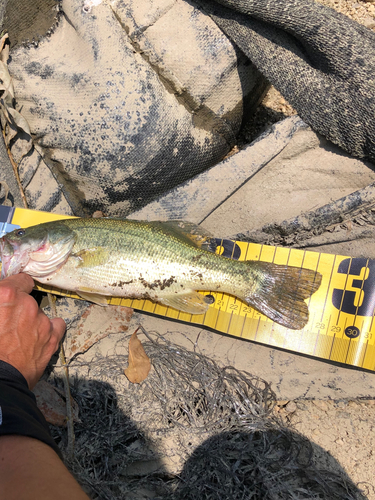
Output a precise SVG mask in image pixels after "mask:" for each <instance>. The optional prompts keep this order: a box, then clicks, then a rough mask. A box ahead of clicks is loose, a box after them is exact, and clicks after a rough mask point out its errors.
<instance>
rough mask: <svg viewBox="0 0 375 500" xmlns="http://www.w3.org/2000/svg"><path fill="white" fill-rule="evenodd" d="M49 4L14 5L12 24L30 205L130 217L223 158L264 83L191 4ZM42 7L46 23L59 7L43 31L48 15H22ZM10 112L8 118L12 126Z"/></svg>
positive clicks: (14, 143)
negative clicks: (244, 115)
mask: <svg viewBox="0 0 375 500" xmlns="http://www.w3.org/2000/svg"><path fill="white" fill-rule="evenodd" d="M50 4H51V2H50V1H49V0H45V1H39V2H37V3H36V4H35V3H34V2H25V1H17V0H16V1H14V0H13V1H12V2H8V3H7V6H6V9H7V11H6V16H5V23H4V28H5V29H6V30H7V29H8V28H9V36H10V44H11V45H10V47H11V50H10V58H9V60H8V69H9V73H10V76H11V80H12V85H13V87H14V96H15V109H16V111H17V112H20V114H21V115H22V117H23V118H24V119H25V120H26V122H27V124H28V126H29V130H26V129H25V128H24V129H23V130H21V129H20V128H19V127H18V134H17V135H16V137H14V131H13V132H10V134H11V137H10V139H9V141H10V145H11V153H12V155H13V158H14V160H15V163H16V164H17V165H18V169H19V175H20V179H21V183H22V186H23V189H24V191H25V195H26V198H27V202H28V205H29V207H30V208H35V209H40V210H47V211H55V212H59V213H66V214H75V215H79V216H88V215H91V214H92V213H93V212H94V211H96V210H101V211H102V212H104V213H105V214H106V215H116V216H120V215H121V216H125V215H127V214H129V213H130V212H132V211H133V210H134V209H136V208H139V207H140V206H143V205H145V204H146V203H147V202H149V201H151V200H152V199H154V198H155V197H156V196H157V195H159V194H161V193H163V192H165V191H166V190H168V189H170V188H172V187H174V186H176V185H178V184H179V183H181V182H183V181H184V180H186V179H188V178H190V177H192V176H194V175H195V174H197V173H199V172H201V171H203V170H205V169H206V168H208V167H209V166H211V165H213V164H215V163H217V162H218V161H220V160H221V159H222V158H223V157H224V156H225V155H226V154H227V153H228V151H229V150H230V149H231V148H232V147H233V145H234V144H235V142H236V135H237V133H238V131H239V129H240V126H241V123H242V119H243V113H244V111H245V110H247V111H249V109H250V108H252V107H253V106H254V105H255V104H256V103H257V102H258V100H259V98H260V96H261V95H262V93H263V91H264V89H265V87H266V86H267V85H268V84H267V82H266V81H265V79H264V78H263V77H261V76H260V74H259V72H258V71H257V70H256V69H255V68H254V66H253V65H252V64H251V63H250V62H249V61H248V60H247V58H246V57H245V56H244V55H243V54H242V53H241V52H240V51H239V49H238V48H237V47H235V46H234V44H233V43H232V42H230V41H229V39H228V38H227V37H226V36H225V35H224V34H223V33H222V32H221V30H220V29H219V28H218V27H217V26H216V25H215V23H214V22H213V21H212V20H211V19H210V18H209V16H208V15H206V14H204V13H202V12H201V10H200V9H198V8H196V7H194V6H192V5H191V4H190V3H187V2H185V1H183V0H177V1H175V0H169V1H166V0H163V1H162V0H159V1H158V2H152V1H144V2H141V3H140V2H136V1H131V0H129V1H122V0H119V1H112V2H108V3H107V2H101V1H93V0H86V2H82V1H78V0H62V2H61V3H60V4H57V7H59V10H58V11H57V10H56V4H55V5H53V6H52V5H50ZM48 5H50V7H49V9H48V8H46V6H47V7H48ZM41 6H42V7H44V10H46V12H49V14H48V15H49V18H50V17H51V9H55V11H54V15H55V18H54V19H55V20H54V23H53V26H52V27H51V28H49V29H48V30H47V31H44V32H43V33H42V31H43V30H44V29H45V28H46V26H45V24H46V23H45V19H46V16H47V13H44V14H43V15H41V14H40V10H39V11H38V12H37V13H35V16H36V17H35V16H32V15H30V16H29V17H27V16H25V15H23V16H21V21H22V23H20V21H19V20H17V17H16V16H15V15H14V12H15V11H16V12H19V11H21V10H22V9H23V10H26V11H27V10H29V11H32V12H34V11H35V9H36V8H40V7H41ZM43 12H44V11H43ZM12 14H13V15H12ZM47 17H48V16H47ZM27 19H29V22H30V25H32V26H30V25H28V24H27ZM42 21H43V22H42ZM20 24H21V25H22V26H21V27H22V30H23V31H22V30H21V33H19V31H18V30H17V27H18V26H19V25H20ZM8 25H9V26H8ZM40 26H42V28H41V27H40ZM23 33H24V34H25V35H24V36H28V37H29V42H26V43H24V40H23V39H22V35H23ZM33 33H35V36H34V37H33V38H31V35H32V34H33ZM13 40H14V48H13ZM10 107H11V105H9V106H6V105H5V111H4V110H3V114H4V115H5V116H4V118H3V124H4V122H6V121H7V125H8V127H10V128H12V126H13V128H14V123H11V122H12V119H7V114H9V113H11V110H10V109H9V108H10ZM12 113H13V112H12ZM13 114H14V113H13ZM12 116H13V115H12ZM16 126H18V123H16Z"/></svg>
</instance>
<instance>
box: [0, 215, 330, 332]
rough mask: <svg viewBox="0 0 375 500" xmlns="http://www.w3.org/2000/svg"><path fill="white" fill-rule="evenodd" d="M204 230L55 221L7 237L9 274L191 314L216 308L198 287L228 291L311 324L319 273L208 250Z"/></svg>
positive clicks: (4, 249)
mask: <svg viewBox="0 0 375 500" xmlns="http://www.w3.org/2000/svg"><path fill="white" fill-rule="evenodd" d="M181 225H183V226H187V227H188V228H189V232H190V233H192V234H187V233H186V231H185V230H184V229H181V227H180V226H181ZM192 228H193V229H192ZM197 229H198V228H197ZM194 233H195V234H194ZM199 234H200V229H198V230H197V231H194V226H193V225H191V224H188V223H179V222H176V221H173V222H169V223H162V222H138V221H131V220H122V219H67V220H59V221H53V222H47V223H44V224H39V225H37V226H32V227H28V228H26V229H16V230H15V231H13V232H11V233H8V234H7V235H5V236H3V237H2V238H1V239H0V257H1V260H2V271H1V277H2V278H5V277H7V276H11V275H12V274H17V273H20V272H24V273H27V274H29V275H30V276H32V277H33V278H34V279H35V280H36V281H38V282H39V283H42V284H48V285H52V286H55V287H58V288H61V289H64V290H69V291H72V292H75V293H77V294H79V295H80V296H81V297H83V298H84V299H87V300H90V301H92V302H95V303H100V304H106V300H105V297H107V296H115V297H127V298H147V299H151V300H153V301H155V302H159V303H161V304H163V305H165V306H169V307H172V308H175V309H178V310H180V311H184V312H188V313H191V314H203V313H204V312H205V311H206V310H207V308H208V303H207V298H206V297H205V296H204V295H203V294H201V293H198V292H197V291H196V290H201V291H220V292H224V293H227V294H231V295H234V296H236V297H237V298H239V299H240V300H242V301H244V302H245V303H246V304H248V305H250V306H251V307H253V308H255V309H256V310H258V311H259V312H261V313H263V314H265V315H266V316H267V317H268V318H270V319H272V320H273V321H275V322H276V323H279V324H280V325H283V326H285V327H287V328H292V329H301V328H303V327H304V326H305V324H306V323H307V321H308V307H307V305H306V303H305V302H304V300H305V299H307V298H308V297H310V295H311V294H313V293H314V292H315V291H316V290H317V289H318V288H319V286H320V282H321V275H320V274H319V273H317V272H315V271H312V270H310V269H301V268H298V267H291V266H283V265H277V264H271V263H265V262H258V261H245V262H240V261H236V260H232V259H228V258H226V257H223V256H220V255H217V254H215V253H212V252H211V251H208V250H207V249H206V248H205V246H208V245H209V239H207V238H205V237H203V236H198V235H199Z"/></svg>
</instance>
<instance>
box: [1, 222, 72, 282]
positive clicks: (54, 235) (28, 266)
mask: <svg viewBox="0 0 375 500" xmlns="http://www.w3.org/2000/svg"><path fill="white" fill-rule="evenodd" d="M74 243H75V234H74V233H73V231H71V230H70V229H69V228H68V227H66V226H64V225H63V224H59V223H58V222H55V223H45V224H38V225H37V226H31V227H28V228H26V229H23V228H21V229H15V230H14V231H12V232H11V233H8V234H6V235H5V236H3V237H2V238H0V258H1V261H2V268H1V279H4V278H7V277H8V276H12V275H13V274H18V273H21V272H23V273H27V274H30V276H33V277H35V278H36V279H38V277H44V276H48V275H49V274H52V273H53V272H55V271H56V270H57V269H59V268H60V267H61V266H63V265H64V263H65V262H66V260H67V259H68V257H69V254H70V252H71V250H72V248H73V245H74Z"/></svg>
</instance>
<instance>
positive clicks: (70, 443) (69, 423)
mask: <svg viewBox="0 0 375 500" xmlns="http://www.w3.org/2000/svg"><path fill="white" fill-rule="evenodd" d="M47 297H48V302H49V305H50V308H51V312H52V316H53V317H54V318H56V317H57V311H56V304H55V300H56V299H55V296H54V295H52V294H51V293H47ZM59 359H60V364H61V367H62V369H63V372H62V378H63V382H64V390H65V400H66V417H67V429H68V445H67V451H66V453H67V456H68V459H70V460H72V459H73V456H74V441H75V435H74V424H73V409H72V396H71V394H70V387H69V370H68V365H67V363H66V359H65V354H64V346H63V343H62V342H61V344H60V351H59Z"/></svg>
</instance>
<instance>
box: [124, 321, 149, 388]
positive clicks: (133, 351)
mask: <svg viewBox="0 0 375 500" xmlns="http://www.w3.org/2000/svg"><path fill="white" fill-rule="evenodd" d="M150 369H151V361H150V358H149V357H148V356H147V354H146V353H145V350H144V349H143V345H142V344H141V341H140V340H139V338H138V337H137V330H136V331H135V332H134V333H133V335H132V336H131V337H130V340H129V364H128V367H127V368H125V370H124V373H125V375H126V377H127V378H128V380H129V382H132V383H133V384H139V383H140V382H142V381H143V380H145V379H146V378H147V375H148V373H149V371H150Z"/></svg>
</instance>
